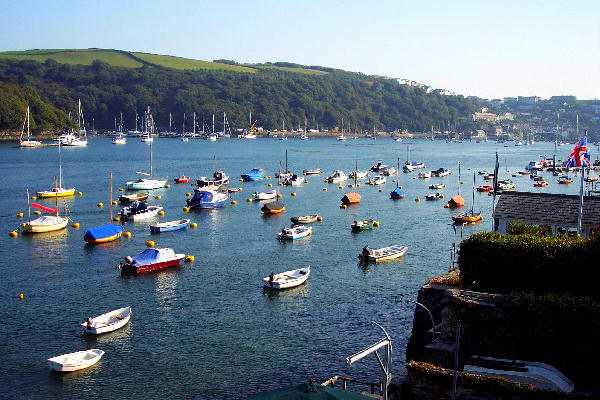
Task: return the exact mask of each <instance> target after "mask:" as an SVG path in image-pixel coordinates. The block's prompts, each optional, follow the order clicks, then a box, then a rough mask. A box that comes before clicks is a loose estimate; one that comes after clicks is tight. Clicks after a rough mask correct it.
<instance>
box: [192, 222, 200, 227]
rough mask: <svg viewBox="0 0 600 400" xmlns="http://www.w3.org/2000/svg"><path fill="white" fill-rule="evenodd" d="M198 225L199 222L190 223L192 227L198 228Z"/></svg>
mask: <svg viewBox="0 0 600 400" xmlns="http://www.w3.org/2000/svg"><path fill="white" fill-rule="evenodd" d="M197 226H198V224H197V223H195V222H192V223H191V224H190V228H196V227H197Z"/></svg>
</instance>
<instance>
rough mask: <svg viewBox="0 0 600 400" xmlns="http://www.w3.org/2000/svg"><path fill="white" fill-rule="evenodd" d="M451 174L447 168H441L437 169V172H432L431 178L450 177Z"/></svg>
mask: <svg viewBox="0 0 600 400" xmlns="http://www.w3.org/2000/svg"><path fill="white" fill-rule="evenodd" d="M451 173H452V172H450V170H447V169H445V168H439V169H436V170H435V171H431V176H435V177H438V178H441V177H443V176H446V175H450V174H451Z"/></svg>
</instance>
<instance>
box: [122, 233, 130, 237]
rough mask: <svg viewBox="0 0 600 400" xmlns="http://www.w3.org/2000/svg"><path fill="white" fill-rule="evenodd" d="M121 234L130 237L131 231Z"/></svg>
mask: <svg viewBox="0 0 600 400" xmlns="http://www.w3.org/2000/svg"><path fill="white" fill-rule="evenodd" d="M123 236H125V237H126V238H130V237H131V232H125V233H124V234H123Z"/></svg>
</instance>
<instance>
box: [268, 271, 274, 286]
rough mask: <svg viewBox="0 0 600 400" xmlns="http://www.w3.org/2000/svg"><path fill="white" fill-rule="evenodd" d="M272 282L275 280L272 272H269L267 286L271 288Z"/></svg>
mask: <svg viewBox="0 0 600 400" xmlns="http://www.w3.org/2000/svg"><path fill="white" fill-rule="evenodd" d="M274 280H275V274H274V273H273V272H271V275H269V285H271V286H273V281H274Z"/></svg>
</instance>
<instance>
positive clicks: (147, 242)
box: [146, 240, 154, 247]
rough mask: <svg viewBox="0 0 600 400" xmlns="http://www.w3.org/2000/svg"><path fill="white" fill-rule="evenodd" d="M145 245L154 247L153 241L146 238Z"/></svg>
mask: <svg viewBox="0 0 600 400" xmlns="http://www.w3.org/2000/svg"><path fill="white" fill-rule="evenodd" d="M146 246H148V247H154V241H153V240H146Z"/></svg>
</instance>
